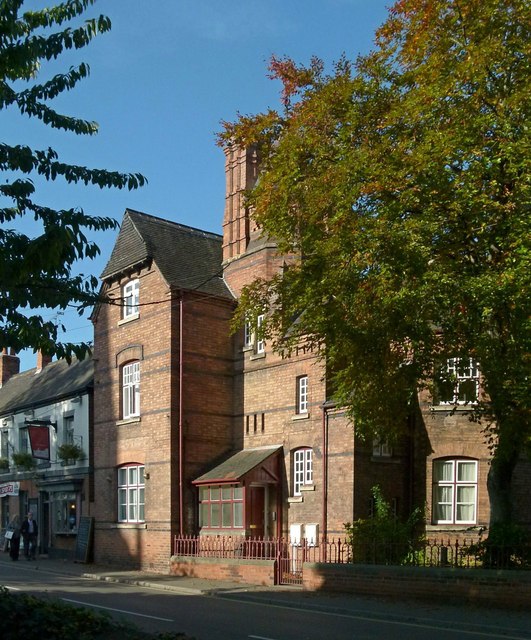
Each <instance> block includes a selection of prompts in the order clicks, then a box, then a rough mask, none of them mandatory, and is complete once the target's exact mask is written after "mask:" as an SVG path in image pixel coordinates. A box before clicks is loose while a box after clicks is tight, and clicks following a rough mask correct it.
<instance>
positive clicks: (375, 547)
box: [174, 535, 531, 569]
mask: <svg viewBox="0 0 531 640" xmlns="http://www.w3.org/2000/svg"><path fill="white" fill-rule="evenodd" d="M174 555H176V556H193V557H204V558H220V559H244V558H245V559H254V560H280V559H296V560H297V562H298V563H302V562H325V563H337V564H347V563H358V564H379V565H382V564H383V565H399V566H417V567H456V568H473V567H481V568H485V567H487V568H489V567H490V568H496V569H531V547H530V546H519V547H516V546H514V545H510V546H509V545H508V546H499V545H498V546H490V547H489V545H487V544H485V543H483V544H481V543H478V541H477V539H475V540H459V539H456V540H455V541H451V540H449V539H448V540H441V539H439V540H437V539H424V540H419V541H416V542H414V543H395V542H380V541H377V540H375V541H371V542H368V543H363V544H362V543H354V544H351V543H350V542H348V541H347V540H342V539H340V538H334V539H322V540H320V541H319V542H318V543H314V541H312V540H306V539H300V540H293V539H289V538H245V537H243V536H224V535H205V536H176V537H175V540H174Z"/></svg>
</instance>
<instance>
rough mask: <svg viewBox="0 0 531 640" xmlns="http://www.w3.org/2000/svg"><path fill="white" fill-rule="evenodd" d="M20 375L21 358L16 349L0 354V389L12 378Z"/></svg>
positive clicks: (3, 351) (5, 350) (3, 350)
mask: <svg viewBox="0 0 531 640" xmlns="http://www.w3.org/2000/svg"><path fill="white" fill-rule="evenodd" d="M17 373H20V358H19V357H18V356H17V354H16V353H15V350H14V349H9V353H8V350H7V349H6V348H4V349H2V352H1V353H0V388H1V387H3V386H4V385H5V383H6V382H7V381H8V380H9V378H11V376H14V375H16V374H17Z"/></svg>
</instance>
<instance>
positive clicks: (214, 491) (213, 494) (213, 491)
mask: <svg viewBox="0 0 531 640" xmlns="http://www.w3.org/2000/svg"><path fill="white" fill-rule="evenodd" d="M219 497H220V491H219V487H211V488H210V499H211V500H219Z"/></svg>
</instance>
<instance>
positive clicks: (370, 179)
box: [220, 0, 531, 524]
mask: <svg viewBox="0 0 531 640" xmlns="http://www.w3.org/2000/svg"><path fill="white" fill-rule="evenodd" d="M530 11H531V8H530V6H529V3H527V2H525V1H524V0H504V1H503V2H501V1H499V0H467V1H466V2H464V1H463V2H461V1H459V0H423V1H421V0H400V1H398V2H397V3H396V4H395V5H394V7H393V8H392V9H391V10H390V13H389V17H388V19H387V21H386V22H385V23H384V25H383V26H382V27H381V28H380V29H379V30H378V32H377V40H376V48H375V50H374V51H373V52H372V53H371V54H370V55H368V56H365V57H362V58H359V59H358V60H357V61H356V62H355V63H352V64H351V63H349V62H348V61H346V60H340V61H339V63H337V64H336V66H335V69H334V71H333V73H332V74H329V75H325V73H324V72H323V66H322V64H321V63H320V62H319V61H318V60H313V61H312V63H311V64H310V65H309V66H308V67H304V66H298V65H297V64H295V63H294V62H293V61H292V60H289V59H277V58H273V59H272V62H271V66H270V70H271V75H272V77H273V78H276V79H280V80H281V81H282V83H283V92H282V103H283V108H281V109H279V110H277V111H274V110H270V111H268V112H267V113H264V114H258V115H256V116H240V117H239V118H238V120H237V122H236V123H234V124H231V123H225V129H224V132H223V133H222V134H221V135H220V142H221V143H222V144H227V143H235V144H242V145H251V144H253V145H257V147H258V149H259V153H260V155H261V157H262V167H263V170H262V173H261V175H260V179H259V181H258V183H257V186H256V187H255V189H254V190H253V192H252V193H251V194H250V204H251V205H252V206H253V207H254V215H255V218H256V220H257V222H258V224H259V225H260V226H261V228H262V230H263V233H264V234H265V235H267V236H269V237H271V238H275V240H276V241H277V242H278V247H279V251H281V252H283V253H285V254H291V255H292V256H294V257H295V259H294V260H292V261H291V262H290V264H289V267H288V268H286V269H285V270H284V272H283V273H282V274H278V275H277V276H276V277H274V278H273V279H271V280H269V281H264V280H259V281H257V282H255V283H253V284H252V285H251V286H249V287H247V288H246V289H245V290H244V293H243V295H242V299H241V304H240V309H239V316H238V318H237V320H236V321H237V322H240V321H241V319H242V318H243V317H245V316H246V315H249V314H250V313H256V312H257V310H258V309H260V308H262V309H263V308H264V306H265V307H266V308H267V310H268V315H267V320H266V322H265V324H264V325H263V331H264V335H265V336H266V337H267V338H268V340H269V341H270V342H271V343H272V344H273V345H274V347H275V348H277V349H284V350H289V349H290V347H291V346H293V344H294V343H295V342H296V341H297V340H300V339H301V336H304V339H306V340H308V341H309V342H313V343H315V344H316V345H319V346H320V347H321V352H320V353H321V357H322V358H324V359H325V360H326V362H327V365H328V368H329V371H331V374H332V376H333V379H334V382H335V385H336V388H337V397H338V399H339V400H340V401H341V402H343V403H344V404H345V406H347V407H348V409H349V410H350V412H351V415H352V417H353V418H354V420H355V424H356V429H357V431H358V433H363V432H365V433H367V434H377V435H384V436H386V437H387V436H389V435H391V436H392V434H393V433H396V432H397V431H399V430H400V429H401V428H402V427H403V425H405V424H406V421H407V418H408V416H411V415H417V416H418V413H419V412H418V411H417V402H418V392H419V390H422V389H423V388H426V387H429V386H431V385H432V382H433V380H434V379H435V378H436V375H437V372H438V370H439V368H440V366H441V363H444V362H445V361H446V359H447V358H449V357H454V356H456V357H467V358H468V357H472V358H474V359H475V360H477V361H478V362H479V363H480V367H481V372H482V376H483V385H484V392H485V393H484V396H483V397H482V398H481V402H479V403H478V405H477V407H476V408H475V417H476V419H478V420H481V422H482V424H483V425H484V426H485V430H486V437H488V438H489V442H490V443H491V445H492V454H493V457H492V463H491V466H490V470H489V477H488V490H489V497H490V504H491V524H495V523H507V522H510V520H511V481H512V475H513V470H514V467H515V465H516V462H517V460H518V458H519V456H520V455H521V454H522V452H523V450H524V448H525V445H526V442H529V439H530V434H531V427H530V419H529V415H530V412H529V409H530V407H529V389H528V385H529V359H528V358H529V356H528V354H529V342H530V340H529V337H530V336H529V311H530V309H529V291H530V287H529V284H530V274H531V265H530V259H529V237H530V233H529V232H530V217H529V202H530V197H529V196H530V184H529V162H530V160H529V158H530V155H529V127H528V122H529V115H530V101H529V98H530V94H529V90H528V87H529V80H530V77H529V60H530V57H529V48H530V42H531V39H530V33H529V31H530V24H531V20H530V17H531V16H530ZM295 317H296V318H297V323H295V324H293V319H294V318H295ZM288 329H289V330H288ZM295 329H297V330H298V331H296V330H295ZM361 363H362V364H361Z"/></svg>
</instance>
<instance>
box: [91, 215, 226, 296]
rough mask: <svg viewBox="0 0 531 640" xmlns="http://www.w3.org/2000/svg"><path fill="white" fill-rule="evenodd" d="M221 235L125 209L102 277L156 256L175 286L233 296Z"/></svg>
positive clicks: (153, 258)
mask: <svg viewBox="0 0 531 640" xmlns="http://www.w3.org/2000/svg"><path fill="white" fill-rule="evenodd" d="M221 245H222V236H220V235H218V234H215V233H209V232H207V231H201V230H200V229H195V228H193V227H188V226H186V225H182V224H178V223H176V222H172V221H170V220H164V219H163V218H157V217H155V216H151V215H148V214H147V213H141V212H140V211H133V210H131V209H126V211H125V214H124V218H123V220H122V225H121V228H120V233H119V234H118V238H117V240H116V244H115V245H114V249H113V251H112V254H111V257H110V259H109V262H108V263H107V265H106V267H105V269H104V270H103V273H102V274H101V278H102V279H103V280H106V279H108V278H112V277H113V276H114V275H117V274H120V273H122V272H124V271H127V270H128V269H131V268H133V267H135V266H138V265H141V264H143V263H146V262H149V261H151V260H153V261H154V262H155V264H156V265H157V267H158V268H159V270H160V272H161V274H162V276H163V277H164V279H165V280H166V282H167V283H168V284H169V285H170V286H172V287H175V288H178V289H183V290H188V291H201V292H202V293H208V294H210V295H215V296H221V297H224V298H230V299H233V296H232V294H231V293H230V291H229V289H228V287H227V286H226V284H225V282H224V280H223V279H222V277H221V276H222V270H221V261H222V246H221Z"/></svg>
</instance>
